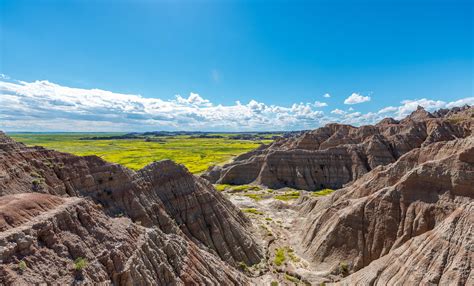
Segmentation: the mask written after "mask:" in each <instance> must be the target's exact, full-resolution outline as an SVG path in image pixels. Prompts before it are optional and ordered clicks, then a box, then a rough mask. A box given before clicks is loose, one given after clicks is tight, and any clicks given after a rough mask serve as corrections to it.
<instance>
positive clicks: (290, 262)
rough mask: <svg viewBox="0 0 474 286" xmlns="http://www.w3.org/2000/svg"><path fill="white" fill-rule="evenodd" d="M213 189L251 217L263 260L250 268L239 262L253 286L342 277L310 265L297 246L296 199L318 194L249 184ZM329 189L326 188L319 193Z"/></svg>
mask: <svg viewBox="0 0 474 286" xmlns="http://www.w3.org/2000/svg"><path fill="white" fill-rule="evenodd" d="M216 188H217V189H218V190H221V191H222V192H223V193H224V194H225V195H226V196H227V198H228V199H229V200H230V201H231V202H232V203H233V204H234V205H236V206H237V207H239V208H240V209H241V210H242V211H243V212H244V213H245V214H246V215H247V216H248V217H249V218H250V219H251V221H252V224H253V228H254V229H253V230H252V233H253V236H254V237H255V238H257V241H258V242H259V243H260V244H261V245H262V247H263V248H264V251H265V260H264V261H262V262H261V263H259V264H257V265H253V266H251V267H249V266H247V265H244V264H241V265H240V266H241V269H242V270H243V271H244V272H246V273H247V274H248V275H249V276H251V277H252V282H253V283H254V284H255V285H272V286H275V285H295V284H296V285H324V284H325V283H328V282H334V281H337V280H338V279H340V278H342V277H338V276H335V275H332V274H331V273H330V271H328V270H324V269H323V270H322V269H321V267H317V265H312V264H311V263H310V262H309V261H308V260H306V259H305V257H304V255H303V254H302V253H301V251H300V248H299V245H300V244H299V241H298V240H297V235H296V233H297V232H298V231H299V230H298V225H299V220H300V218H299V217H298V215H297V214H298V212H297V210H296V208H297V205H298V202H299V200H302V199H303V197H304V196H314V195H316V194H318V193H311V192H306V191H298V190H294V189H289V188H283V189H279V190H272V189H265V188H261V187H259V186H251V185H243V186H230V185H216ZM331 192H332V190H325V191H323V192H320V193H319V194H321V195H327V194H329V193H331Z"/></svg>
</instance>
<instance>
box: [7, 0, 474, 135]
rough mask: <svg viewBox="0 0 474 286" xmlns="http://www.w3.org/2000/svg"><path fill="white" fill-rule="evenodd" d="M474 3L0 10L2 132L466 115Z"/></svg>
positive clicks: (255, 126) (147, 4)
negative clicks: (421, 111)
mask: <svg viewBox="0 0 474 286" xmlns="http://www.w3.org/2000/svg"><path fill="white" fill-rule="evenodd" d="M473 3H474V2H473V1H471V0H412V1H408V0H398V1H396V0H377V1H375V0H365V1H364V0H362V1H357V0H346V1H342V0H333V1H329V0H320V1H318V0H314V1H297V0H296V1H263V0H260V1H248V0H241V1H231V0H222V1H197V0H195V1H177V0H176V1H111V0H110V1H105V0H104V1H93V0H90V1H86V0H82V1H68V0H63V1H59V0H57V1H45V0H38V1H22V0H0V41H1V43H0V130H5V131H36V132H40V131H81V132H84V131H150V130H201V131H264V130H265V131H272V130H301V129H313V128H317V127H320V126H323V125H324V124H327V123H329V122H340V123H346V124H352V125H362V124H372V123H375V122H377V121H378V120H380V119H382V118H384V117H388V116H390V117H395V118H402V117H403V116H406V115H407V114H409V113H410V112H411V111H413V110H414V109H416V107H417V106H418V105H422V106H424V107H425V108H426V109H428V110H435V109H438V108H448V107H453V106H458V105H462V104H471V105H472V104H474V87H473V86H474V85H473V81H474V65H473V58H474V47H473V38H474V36H473V35H474V33H473V29H474V4H473Z"/></svg>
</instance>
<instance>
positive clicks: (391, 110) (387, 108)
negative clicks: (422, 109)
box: [378, 106, 398, 114]
mask: <svg viewBox="0 0 474 286" xmlns="http://www.w3.org/2000/svg"><path fill="white" fill-rule="evenodd" d="M396 110H398V108H397V107H395V106H387V107H385V108H382V109H380V110H379V111H378V113H379V114H381V113H388V112H394V111H396Z"/></svg>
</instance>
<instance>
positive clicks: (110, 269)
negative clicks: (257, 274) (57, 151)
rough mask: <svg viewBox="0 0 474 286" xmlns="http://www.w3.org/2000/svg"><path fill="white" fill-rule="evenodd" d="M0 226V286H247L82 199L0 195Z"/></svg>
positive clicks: (200, 255)
mask: <svg viewBox="0 0 474 286" xmlns="http://www.w3.org/2000/svg"><path fill="white" fill-rule="evenodd" d="M0 224H1V225H0V227H1V229H2V232H1V234H0V246H1V251H0V257H1V259H2V265H1V266H0V277H1V278H0V282H1V284H2V285H8V284H30V285H31V284H37V283H53V284H61V285H67V284H73V283H74V282H82V283H87V284H97V283H106V284H109V283H113V284H115V285H137V284H139V285H180V284H188V285H189V284H205V283H215V284H245V282H246V281H245V278H244V277H243V276H242V275H241V274H240V273H238V272H237V271H236V270H234V269H233V268H231V267H230V266H227V265H225V264H223V263H222V261H220V260H219V259H218V258H217V257H216V256H214V255H211V254H209V253H207V252H205V251H202V250H200V249H199V248H197V247H196V246H195V245H194V244H193V243H190V242H189V241H187V240H186V239H184V238H183V237H181V236H179V235H176V234H166V233H164V232H163V231H161V230H160V229H159V228H145V227H142V226H139V225H137V224H135V223H133V222H132V221H131V220H130V219H128V218H111V217H109V216H107V215H105V214H104V213H103V212H102V210H101V208H100V207H99V206H97V205H96V204H94V203H93V202H92V201H90V200H87V199H84V198H78V197H68V198H60V197H57V196H52V195H47V194H35V193H25V194H17V195H7V196H3V197H1V199H0ZM76 259H83V260H84V261H86V264H85V266H84V267H83V268H82V269H79V268H78V267H77V266H76V268H75V263H74V260H76ZM20 261H21V262H20ZM76 263H77V262H76ZM21 264H23V265H24V266H20V265H21Z"/></svg>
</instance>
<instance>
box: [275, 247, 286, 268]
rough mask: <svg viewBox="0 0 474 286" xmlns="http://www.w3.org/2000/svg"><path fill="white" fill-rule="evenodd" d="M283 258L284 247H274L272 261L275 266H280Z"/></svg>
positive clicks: (284, 258) (283, 260)
mask: <svg viewBox="0 0 474 286" xmlns="http://www.w3.org/2000/svg"><path fill="white" fill-rule="evenodd" d="M285 260H286V257H285V248H283V247H281V248H277V249H275V259H274V260H273V263H275V265H276V266H281V265H282V264H283V263H284V262H285Z"/></svg>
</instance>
